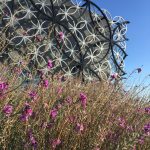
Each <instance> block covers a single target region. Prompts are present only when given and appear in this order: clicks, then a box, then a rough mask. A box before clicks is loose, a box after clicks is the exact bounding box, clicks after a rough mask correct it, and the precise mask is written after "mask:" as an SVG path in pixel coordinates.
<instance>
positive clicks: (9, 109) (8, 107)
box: [3, 105, 13, 116]
mask: <svg viewBox="0 0 150 150" xmlns="http://www.w3.org/2000/svg"><path fill="white" fill-rule="evenodd" d="M12 112H13V106H11V105H5V106H4V108H3V113H4V114H5V115H6V116H10V115H11V114H12Z"/></svg>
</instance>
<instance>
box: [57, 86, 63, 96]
mask: <svg viewBox="0 0 150 150" xmlns="http://www.w3.org/2000/svg"><path fill="white" fill-rule="evenodd" d="M62 92H63V88H62V87H58V89H57V93H58V95H60V94H61V93H62Z"/></svg>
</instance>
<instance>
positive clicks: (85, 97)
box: [79, 93, 87, 110]
mask: <svg viewBox="0 0 150 150" xmlns="http://www.w3.org/2000/svg"><path fill="white" fill-rule="evenodd" d="M79 99H80V102H81V105H82V107H83V109H84V110H85V108H86V105H87V96H86V95H85V94H84V93H80V98H79Z"/></svg>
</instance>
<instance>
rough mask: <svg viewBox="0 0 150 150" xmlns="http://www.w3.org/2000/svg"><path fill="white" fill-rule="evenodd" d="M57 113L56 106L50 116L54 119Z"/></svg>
mask: <svg viewBox="0 0 150 150" xmlns="http://www.w3.org/2000/svg"><path fill="white" fill-rule="evenodd" d="M57 115H58V110H57V109H56V108H54V109H52V110H51V111H50V116H51V118H52V119H53V120H55V119H56V117H57Z"/></svg>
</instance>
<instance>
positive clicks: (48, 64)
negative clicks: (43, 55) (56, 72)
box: [47, 59, 53, 69]
mask: <svg viewBox="0 0 150 150" xmlns="http://www.w3.org/2000/svg"><path fill="white" fill-rule="evenodd" d="M47 67H48V69H51V68H52V67H53V64H52V60H50V59H49V60H48V63H47Z"/></svg>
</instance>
